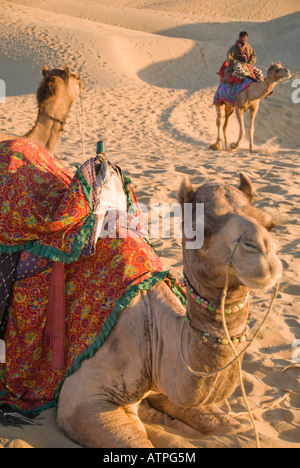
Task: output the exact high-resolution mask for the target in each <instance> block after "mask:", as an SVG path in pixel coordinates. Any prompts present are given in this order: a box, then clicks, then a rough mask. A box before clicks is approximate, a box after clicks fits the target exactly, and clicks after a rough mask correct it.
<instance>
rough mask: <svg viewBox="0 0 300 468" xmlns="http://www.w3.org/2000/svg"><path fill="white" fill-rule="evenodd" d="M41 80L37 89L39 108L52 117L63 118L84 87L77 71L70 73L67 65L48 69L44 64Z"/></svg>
mask: <svg viewBox="0 0 300 468" xmlns="http://www.w3.org/2000/svg"><path fill="white" fill-rule="evenodd" d="M42 74H43V80H42V81H41V83H40V86H39V88H38V90H37V102H38V107H39V109H44V110H45V111H47V112H48V113H50V114H51V115H52V116H53V117H55V118H57V119H60V120H64V119H65V118H66V115H67V113H68V111H69V109H70V107H71V105H72V103H73V101H74V100H75V99H76V97H77V96H79V95H80V94H81V91H82V89H83V88H84V85H83V82H82V80H81V78H80V76H79V75H77V73H72V72H70V70H69V69H68V67H67V66H64V67H63V68H62V69H58V68H55V69H53V70H49V69H48V67H46V66H44V67H43V70H42Z"/></svg>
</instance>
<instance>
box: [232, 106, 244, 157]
mask: <svg viewBox="0 0 300 468" xmlns="http://www.w3.org/2000/svg"><path fill="white" fill-rule="evenodd" d="M235 111H236V116H237V119H238V122H239V125H240V134H239V138H238V140H237V142H236V143H232V144H231V145H230V146H231V148H232V149H237V148H238V146H239V144H240V142H241V140H242V139H243V138H244V136H245V124H244V109H240V108H239V107H236V108H235Z"/></svg>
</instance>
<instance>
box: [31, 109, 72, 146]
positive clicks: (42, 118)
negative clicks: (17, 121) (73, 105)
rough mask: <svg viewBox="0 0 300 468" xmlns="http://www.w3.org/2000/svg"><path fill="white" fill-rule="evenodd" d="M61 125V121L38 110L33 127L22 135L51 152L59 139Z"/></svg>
mask: <svg viewBox="0 0 300 468" xmlns="http://www.w3.org/2000/svg"><path fill="white" fill-rule="evenodd" d="M62 126H63V121H60V120H59V119H56V118H53V117H51V116H49V115H48V114H47V113H46V112H45V111H42V110H40V111H39V113H38V116H37V120H36V123H35V125H34V127H33V128H32V129H31V130H30V131H29V132H28V133H26V135H24V137H25V138H27V139H28V140H31V141H33V142H34V143H37V144H38V145H40V146H44V147H45V148H46V149H48V151H50V152H51V153H53V152H54V150H55V148H56V146H57V144H58V142H59V140H60V137H61V132H62Z"/></svg>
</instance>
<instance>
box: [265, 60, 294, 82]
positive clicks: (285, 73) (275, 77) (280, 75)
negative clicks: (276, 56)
mask: <svg viewBox="0 0 300 468" xmlns="http://www.w3.org/2000/svg"><path fill="white" fill-rule="evenodd" d="M290 76H291V72H290V70H289V69H288V68H283V67H282V65H281V63H280V62H277V63H272V64H271V66H270V68H269V69H268V73H267V78H268V79H269V80H271V81H272V82H276V81H280V80H283V79H284V78H290Z"/></svg>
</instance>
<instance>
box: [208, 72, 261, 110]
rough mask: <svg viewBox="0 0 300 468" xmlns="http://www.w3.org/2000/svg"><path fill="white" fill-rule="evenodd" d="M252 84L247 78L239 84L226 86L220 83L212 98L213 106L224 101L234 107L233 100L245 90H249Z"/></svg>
mask: <svg viewBox="0 0 300 468" xmlns="http://www.w3.org/2000/svg"><path fill="white" fill-rule="evenodd" d="M252 83H253V81H252V80H250V79H249V78H246V79H245V80H244V81H243V83H241V84H232V85H228V84H225V83H221V84H220V86H219V87H218V89H217V91H216V93H215V96H214V102H213V103H214V105H217V104H219V103H220V102H224V101H225V102H229V103H230V104H232V105H233V106H234V103H235V100H236V98H237V97H238V95H239V94H240V93H241V92H242V91H244V90H245V89H247V88H249V86H250V85H251V84H252Z"/></svg>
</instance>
